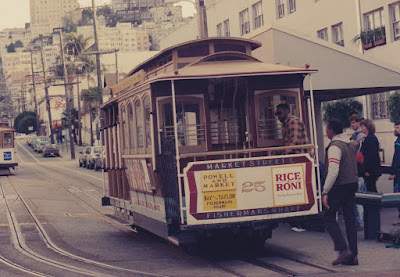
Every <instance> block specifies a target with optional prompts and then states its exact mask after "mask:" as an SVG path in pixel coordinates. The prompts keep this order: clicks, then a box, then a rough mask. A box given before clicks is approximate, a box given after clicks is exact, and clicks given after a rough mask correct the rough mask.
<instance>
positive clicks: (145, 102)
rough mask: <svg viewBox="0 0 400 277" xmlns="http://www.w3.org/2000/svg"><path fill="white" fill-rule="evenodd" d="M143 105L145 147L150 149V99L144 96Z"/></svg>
mask: <svg viewBox="0 0 400 277" xmlns="http://www.w3.org/2000/svg"><path fill="white" fill-rule="evenodd" d="M143 105H144V117H145V118H144V124H145V126H144V127H145V132H146V134H145V135H146V136H145V137H146V147H151V130H150V128H151V126H150V113H151V108H150V97H149V96H146V97H145V98H144V100H143Z"/></svg>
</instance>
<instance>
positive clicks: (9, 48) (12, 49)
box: [6, 43, 16, 53]
mask: <svg viewBox="0 0 400 277" xmlns="http://www.w3.org/2000/svg"><path fill="white" fill-rule="evenodd" d="M6 48H7V53H15V52H16V51H15V45H14V43H11V44H9V45H7V46H6Z"/></svg>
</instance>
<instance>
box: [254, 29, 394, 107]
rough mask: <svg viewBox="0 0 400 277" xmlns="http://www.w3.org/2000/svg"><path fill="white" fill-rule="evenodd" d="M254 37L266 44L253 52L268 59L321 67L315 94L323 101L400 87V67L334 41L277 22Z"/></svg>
mask: <svg viewBox="0 0 400 277" xmlns="http://www.w3.org/2000/svg"><path fill="white" fill-rule="evenodd" d="M251 39H254V40H258V41H260V42H261V43H262V44H263V45H262V47H260V48H258V49H256V50H254V52H253V55H254V56H255V57H256V58H258V59H260V60H262V61H264V62H267V63H277V64H282V65H291V66H304V65H305V64H309V65H310V66H311V67H312V68H318V72H317V73H316V74H313V77H312V85H313V90H314V96H315V98H316V99H319V100H321V101H329V100H335V99H341V98H347V97H356V96H360V95H365V94H373V93H379V92H385V91H390V90H397V89H400V67H397V66H394V65H391V64H386V63H384V62H381V61H377V60H375V59H372V58H371V57H369V56H367V55H365V54H364V55H363V54H361V53H359V52H356V51H354V50H350V49H347V48H344V47H342V46H339V45H336V44H333V43H331V42H328V41H324V40H322V39H319V38H311V37H308V36H304V35H301V34H298V33H295V32H294V31H292V30H289V29H287V28H285V27H283V26H278V25H276V24H274V26H269V27H265V29H264V30H263V31H260V32H259V34H258V35H256V36H253V37H251ZM345 43H351V42H345ZM308 86H309V82H307V81H305V82H304V89H305V90H309V87H308Z"/></svg>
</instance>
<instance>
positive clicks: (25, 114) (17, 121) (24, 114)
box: [14, 111, 37, 133]
mask: <svg viewBox="0 0 400 277" xmlns="http://www.w3.org/2000/svg"><path fill="white" fill-rule="evenodd" d="M28 116H29V117H33V118H35V121H34V122H33V123H32V125H30V126H33V130H34V131H36V127H37V126H36V113H35V112H31V111H25V112H22V113H20V114H18V115H17V117H16V118H15V119H14V128H15V129H16V130H17V132H19V133H29V131H28V130H27V131H26V132H25V131H23V132H20V131H18V130H19V128H18V125H19V124H20V122H21V121H22V120H23V119H24V118H25V117H28ZM24 124H25V123H24ZM22 129H23V128H22Z"/></svg>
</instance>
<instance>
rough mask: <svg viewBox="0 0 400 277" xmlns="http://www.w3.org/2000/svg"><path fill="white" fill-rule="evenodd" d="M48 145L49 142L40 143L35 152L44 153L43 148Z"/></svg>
mask: <svg viewBox="0 0 400 277" xmlns="http://www.w3.org/2000/svg"><path fill="white" fill-rule="evenodd" d="M47 144H49V142H48V141H40V142H38V144H37V145H36V150H35V151H36V152H38V153H42V152H43V148H44V147H45V146H46V145H47Z"/></svg>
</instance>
